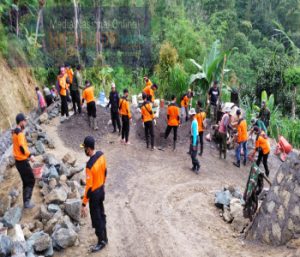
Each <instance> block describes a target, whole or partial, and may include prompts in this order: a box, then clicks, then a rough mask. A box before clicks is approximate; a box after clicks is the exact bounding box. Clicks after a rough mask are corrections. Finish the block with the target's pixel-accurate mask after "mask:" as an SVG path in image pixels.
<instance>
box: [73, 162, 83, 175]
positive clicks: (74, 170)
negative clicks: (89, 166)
mask: <svg viewBox="0 0 300 257" xmlns="http://www.w3.org/2000/svg"><path fill="white" fill-rule="evenodd" d="M84 168H85V165H84V164H82V165H76V166H75V167H73V168H71V169H70V176H74V175H75V174H77V173H80V172H82V171H83V170H84Z"/></svg>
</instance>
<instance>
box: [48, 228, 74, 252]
mask: <svg viewBox="0 0 300 257" xmlns="http://www.w3.org/2000/svg"><path fill="white" fill-rule="evenodd" d="M52 239H53V245H54V248H55V249H57V250H60V249H66V248H68V247H72V246H73V245H74V244H75V242H76V241H77V239H78V235H77V233H76V232H75V231H74V230H73V229H68V228H58V229H56V230H55V231H54V232H53V234H52Z"/></svg>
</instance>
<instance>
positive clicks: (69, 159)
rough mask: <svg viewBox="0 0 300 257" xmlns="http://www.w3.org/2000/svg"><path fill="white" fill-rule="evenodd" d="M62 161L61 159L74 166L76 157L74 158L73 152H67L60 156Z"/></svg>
mask: <svg viewBox="0 0 300 257" xmlns="http://www.w3.org/2000/svg"><path fill="white" fill-rule="evenodd" d="M62 161H63V162H64V163H68V164H70V165H71V166H74V165H75V163H76V158H75V156H74V154H71V153H67V154H65V156H64V157H63V158H62Z"/></svg>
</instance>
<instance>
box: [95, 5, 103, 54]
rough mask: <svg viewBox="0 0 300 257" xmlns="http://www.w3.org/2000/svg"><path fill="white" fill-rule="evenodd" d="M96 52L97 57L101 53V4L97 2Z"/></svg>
mask: <svg viewBox="0 0 300 257" xmlns="http://www.w3.org/2000/svg"><path fill="white" fill-rule="evenodd" d="M96 7H97V12H96V52H97V55H99V54H101V53H102V42H101V3H100V1H97V3H96Z"/></svg>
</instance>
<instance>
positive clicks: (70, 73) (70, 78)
mask: <svg viewBox="0 0 300 257" xmlns="http://www.w3.org/2000/svg"><path fill="white" fill-rule="evenodd" d="M66 73H67V74H68V77H69V80H70V83H71V84H72V83H73V70H72V69H66Z"/></svg>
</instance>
